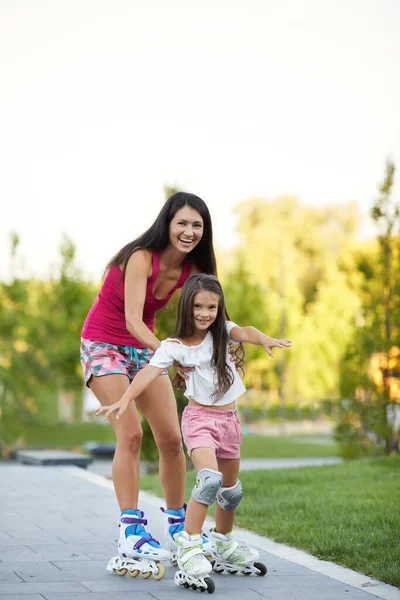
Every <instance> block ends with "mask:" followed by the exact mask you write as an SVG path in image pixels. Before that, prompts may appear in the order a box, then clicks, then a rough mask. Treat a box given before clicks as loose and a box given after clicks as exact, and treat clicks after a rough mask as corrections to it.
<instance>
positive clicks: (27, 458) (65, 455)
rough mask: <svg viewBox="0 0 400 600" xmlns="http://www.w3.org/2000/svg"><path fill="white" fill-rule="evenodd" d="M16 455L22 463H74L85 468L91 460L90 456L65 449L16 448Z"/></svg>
mask: <svg viewBox="0 0 400 600" xmlns="http://www.w3.org/2000/svg"><path fill="white" fill-rule="evenodd" d="M16 455H17V460H18V462H20V463H22V464H23V465H42V466H56V465H74V466H76V467H82V468H83V469H86V467H87V466H88V465H90V463H92V462H93V458H92V457H91V456H86V455H85V454H75V453H74V452H68V451H66V450H18V451H17V453H16Z"/></svg>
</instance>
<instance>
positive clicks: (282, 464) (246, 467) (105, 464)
mask: <svg viewBox="0 0 400 600" xmlns="http://www.w3.org/2000/svg"><path fill="white" fill-rule="evenodd" d="M340 462H343V461H342V459H341V458H336V457H334V456H326V457H321V458H242V459H241V460H240V470H241V471H254V470H257V469H260V470H265V471H267V470H269V469H292V468H294V467H320V466H322V465H335V464H337V463H340ZM111 466H112V460H111V459H110V458H106V459H101V458H95V459H94V461H93V462H92V463H91V464H90V465H89V466H88V470H89V471H92V472H93V473H97V474H98V475H103V476H104V477H109V478H111ZM142 472H143V473H144V472H145V465H144V464H143V465H142Z"/></svg>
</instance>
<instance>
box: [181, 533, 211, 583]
mask: <svg viewBox="0 0 400 600" xmlns="http://www.w3.org/2000/svg"><path fill="white" fill-rule="evenodd" d="M175 541H176V544H177V547H178V551H177V561H178V566H179V569H180V570H179V571H177V572H176V573H175V577H174V583H175V584H176V585H180V586H183V587H185V588H190V587H191V588H192V589H193V590H200V591H201V592H205V591H207V592H208V593H209V594H212V593H213V592H214V591H215V584H214V582H213V580H212V579H211V577H208V574H209V573H210V572H211V571H212V565H211V563H210V561H209V560H207V558H206V557H205V556H204V553H203V543H202V539H201V535H200V534H196V535H190V534H189V533H187V532H186V531H181V532H180V533H179V535H177V536H176V540H175Z"/></svg>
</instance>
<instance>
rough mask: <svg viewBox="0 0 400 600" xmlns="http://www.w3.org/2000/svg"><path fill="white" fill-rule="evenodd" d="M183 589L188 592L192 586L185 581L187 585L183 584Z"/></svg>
mask: <svg viewBox="0 0 400 600" xmlns="http://www.w3.org/2000/svg"><path fill="white" fill-rule="evenodd" d="M183 587H184V588H186V589H187V590H188V589H189V588H190V585H189V584H188V582H187V581H185V583H184V584H183Z"/></svg>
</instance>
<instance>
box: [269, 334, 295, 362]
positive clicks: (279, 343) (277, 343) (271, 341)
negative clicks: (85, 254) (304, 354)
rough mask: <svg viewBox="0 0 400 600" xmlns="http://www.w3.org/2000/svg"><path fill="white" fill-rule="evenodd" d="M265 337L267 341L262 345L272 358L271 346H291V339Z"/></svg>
mask: <svg viewBox="0 0 400 600" xmlns="http://www.w3.org/2000/svg"><path fill="white" fill-rule="evenodd" d="M266 337H267V341H266V342H264V344H263V346H264V348H265V349H266V351H267V353H268V354H269V355H270V356H271V357H272V358H273V357H274V355H273V354H272V351H271V348H290V347H291V346H292V342H291V340H277V339H276V338H271V337H268V336H266Z"/></svg>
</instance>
